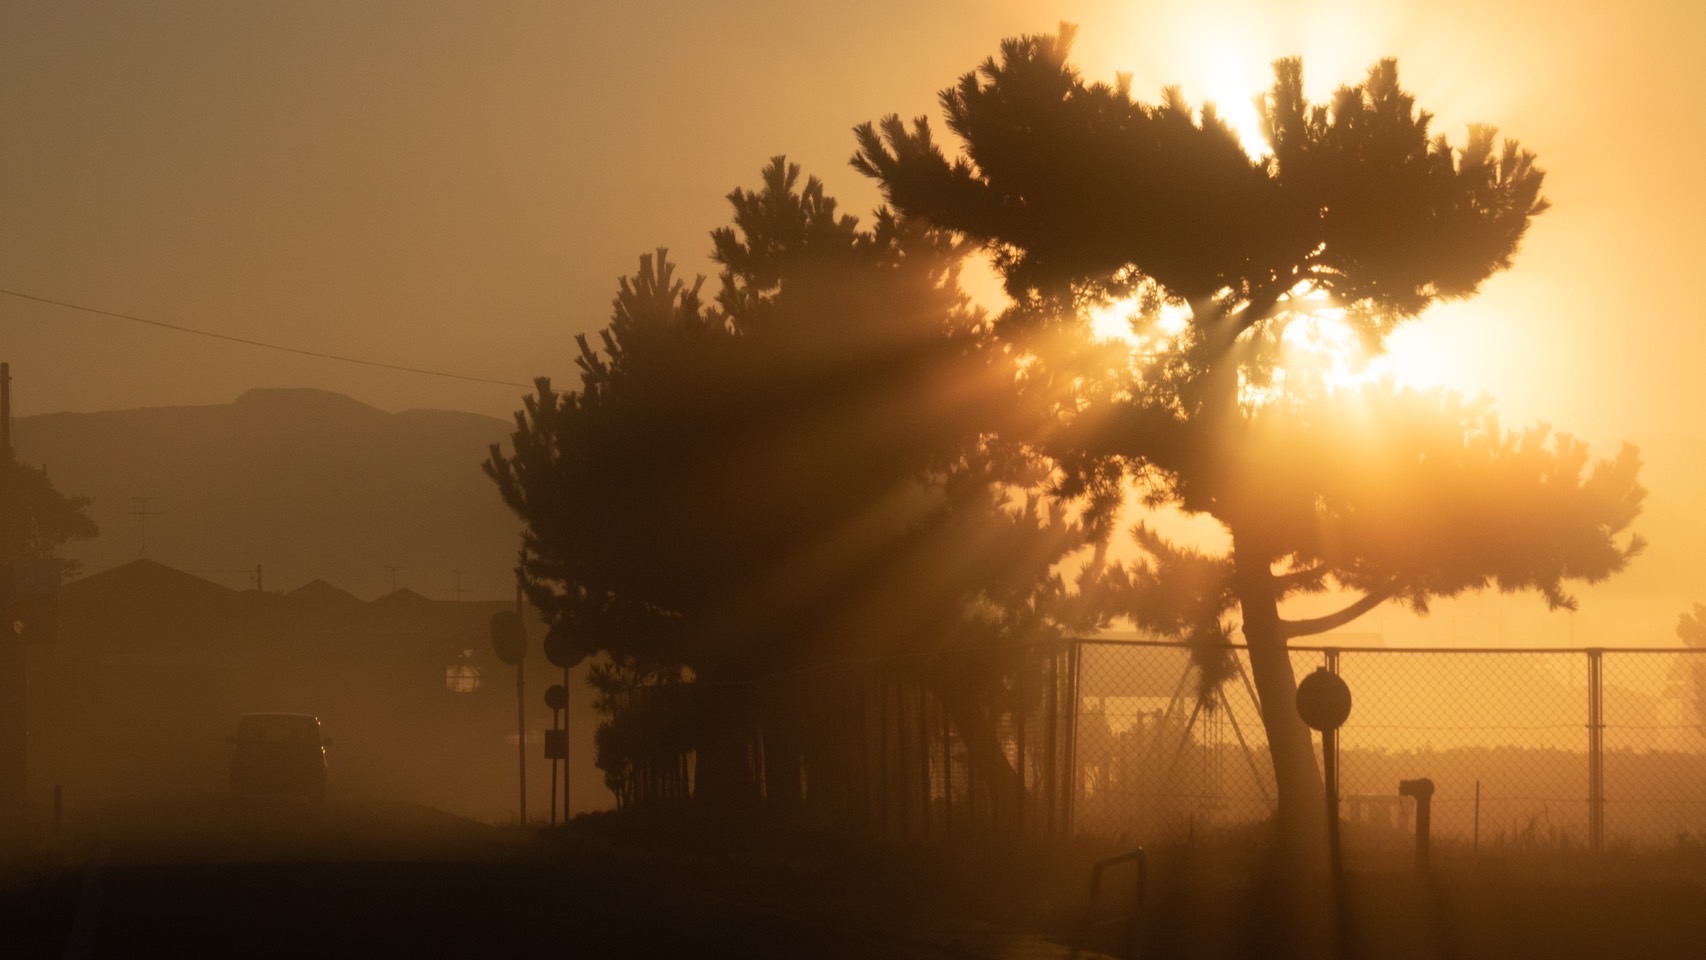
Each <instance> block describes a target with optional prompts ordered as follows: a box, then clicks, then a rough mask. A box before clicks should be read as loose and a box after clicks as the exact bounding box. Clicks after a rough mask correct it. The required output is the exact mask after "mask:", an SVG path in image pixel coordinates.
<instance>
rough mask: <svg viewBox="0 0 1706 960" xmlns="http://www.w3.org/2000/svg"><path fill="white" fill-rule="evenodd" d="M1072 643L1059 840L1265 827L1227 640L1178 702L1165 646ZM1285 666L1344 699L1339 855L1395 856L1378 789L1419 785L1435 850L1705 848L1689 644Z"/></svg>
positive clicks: (1467, 652)
mask: <svg viewBox="0 0 1706 960" xmlns="http://www.w3.org/2000/svg"><path fill="white" fill-rule="evenodd" d="M1081 645H1082V647H1083V652H1082V653H1081V657H1082V664H1083V666H1082V670H1083V676H1081V677H1080V681H1079V682H1080V684H1081V685H1082V687H1083V688H1084V690H1085V691H1086V695H1085V696H1084V697H1083V698H1082V699H1081V700H1080V701H1079V705H1078V715H1077V717H1075V718H1074V722H1075V725H1076V726H1077V728H1078V730H1079V733H1078V739H1079V743H1080V755H1079V757H1080V759H1079V762H1080V770H1079V778H1080V779H1079V794H1080V796H1079V799H1078V801H1077V809H1078V810H1079V817H1078V818H1077V820H1076V821H1075V824H1074V826H1075V828H1076V829H1077V830H1078V831H1080V832H1088V833H1096V834H1107V835H1127V836H1131V837H1133V838H1134V839H1138V840H1142V841H1150V840H1153V839H1159V838H1161V837H1164V836H1167V835H1176V834H1179V833H1182V832H1189V831H1193V830H1205V829H1210V830H1211V829H1226V828H1232V827H1236V826H1237V825H1239V824H1243V823H1249V822H1253V821H1256V820H1259V819H1261V818H1263V817H1265V816H1267V815H1268V813H1269V812H1270V811H1271V799H1270V798H1271V797H1272V794H1273V777H1272V772H1271V768H1270V767H1269V766H1268V765H1267V763H1266V759H1267V754H1266V751H1267V741H1266V737H1265V735H1264V733H1263V730H1262V726H1261V722H1260V713H1259V710H1258V707H1257V704H1256V697H1255V694H1254V691H1253V688H1252V687H1251V686H1250V685H1248V684H1246V683H1244V682H1242V681H1243V680H1244V679H1245V678H1247V677H1248V672H1247V671H1248V663H1247V660H1246V655H1245V650H1244V648H1242V647H1234V648H1232V649H1231V650H1230V651H1229V653H1230V655H1231V657H1232V658H1233V661H1234V669H1233V671H1232V679H1230V680H1228V681H1227V682H1225V683H1222V684H1219V685H1218V686H1216V687H1215V688H1214V689H1213V690H1212V691H1207V692H1205V693H1203V694H1200V695H1197V696H1195V698H1194V699H1195V700H1196V702H1195V703H1192V699H1193V696H1192V694H1191V692H1190V691H1189V689H1188V688H1189V687H1190V686H1191V679H1192V675H1193V671H1194V670H1196V668H1195V667H1194V665H1193V663H1192V661H1191V660H1190V658H1189V656H1188V654H1187V652H1186V651H1184V650H1183V649H1182V648H1179V647H1177V646H1175V645H1171V644H1165V643H1156V642H1146V641H1135V642H1108V641H1082V642H1081ZM1291 655H1292V669H1293V672H1294V673H1296V674H1297V675H1299V676H1301V675H1303V674H1304V673H1307V672H1308V671H1309V670H1312V669H1314V668H1315V667H1317V666H1327V667H1328V668H1329V669H1332V670H1334V671H1335V672H1337V673H1338V674H1339V675H1340V676H1341V677H1342V678H1343V679H1344V680H1345V682H1346V684H1347V685H1348V686H1349V687H1350V689H1351V691H1352V695H1353V700H1354V706H1353V708H1352V710H1351V715H1350V718H1349V719H1348V720H1347V721H1346V723H1345V725H1344V727H1343V728H1341V730H1340V734H1339V757H1340V765H1339V770H1340V777H1341V785H1340V793H1341V796H1342V797H1343V798H1344V799H1343V807H1342V813H1343V816H1344V818H1345V820H1346V825H1345V831H1346V832H1345V837H1346V845H1347V849H1351V848H1354V847H1357V846H1360V847H1363V848H1378V847H1400V846H1402V845H1404V844H1408V843H1409V842H1410V839H1409V836H1410V835H1409V831H1410V830H1411V818H1412V817H1413V815H1414V813H1413V811H1414V808H1413V801H1411V800H1410V799H1408V798H1403V797H1400V796H1399V795H1398V791H1397V786H1398V782H1399V781H1400V780H1405V779H1415V778H1419V777H1428V778H1430V779H1432V780H1433V781H1434V782H1435V784H1436V785H1437V788H1438V789H1437V792H1436V793H1435V795H1434V798H1433V824H1432V827H1433V835H1434V838H1435V839H1436V841H1442V842H1445V843H1454V842H1455V843H1462V844H1464V845H1470V846H1475V845H1480V846H1490V845H1491V846H1504V847H1522V848H1568V847H1571V846H1575V847H1586V848H1591V849H1602V848H1605V847H1608V846H1638V847H1648V848H1650V847H1654V846H1668V845H1677V844H1682V845H1690V844H1706V651H1701V650H1690V649H1663V650H1653V649H1642V650H1614V649H1613V650H1599V649H1595V650H1581V649H1576V650H1558V649H1548V650H1523V649H1422V650H1412V649H1384V648H1368V647H1345V648H1335V647H1327V646H1310V647H1294V648H1292V650H1291ZM1198 673H1200V671H1198ZM1168 683H1172V684H1173V686H1172V688H1171V692H1170V693H1168V694H1161V693H1159V691H1160V690H1161V689H1162V688H1163V687H1165V686H1166V685H1167V684H1168ZM1317 750H1319V745H1317Z"/></svg>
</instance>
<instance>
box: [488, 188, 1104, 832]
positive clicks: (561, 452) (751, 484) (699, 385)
mask: <svg viewBox="0 0 1706 960" xmlns="http://www.w3.org/2000/svg"><path fill="white" fill-rule="evenodd" d="M762 177H763V182H762V186H761V188H760V189H759V190H757V191H750V192H749V191H745V190H736V191H735V192H734V193H732V194H731V195H730V197H729V200H730V202H731V205H732V207H733V211H734V217H733V223H732V224H731V225H730V226H729V227H727V228H725V229H721V230H718V231H716V232H715V233H714V234H713V245H714V256H715V258H716V260H717V261H718V262H719V263H720V264H721V265H722V267H723V272H722V276H721V282H720V288H721V289H720V291H719V293H718V295H717V297H716V300H715V302H714V303H710V304H708V303H706V302H705V301H704V300H703V299H701V297H700V292H699V291H700V288H701V285H700V284H699V283H695V284H693V285H692V286H688V285H687V284H686V283H685V282H683V281H681V280H679V279H677V278H676V277H675V276H674V272H673V271H674V268H673V265H672V264H670V263H669V262H668V260H667V259H666V258H665V255H664V252H663V251H661V250H660V251H658V254H657V256H656V257H655V258H653V257H645V258H642V261H641V268H640V270H639V272H638V273H637V274H635V275H634V276H633V277H630V278H625V279H624V280H623V281H622V282H621V285H620V289H619V292H618V294H617V297H616V299H615V303H614V308H615V309H614V312H613V315H612V318H611V321H610V325H609V327H608V328H607V329H605V330H604V331H603V332H602V334H601V335H600V338H599V345H598V346H594V345H593V343H592V342H591V341H590V340H589V339H588V338H586V337H584V336H583V337H581V338H580V339H579V357H578V360H577V362H578V363H579V365H580V368H581V377H580V380H581V382H580V384H579V388H578V389H577V390H575V391H572V392H567V393H559V392H557V391H555V390H554V389H553V388H552V387H551V385H550V383H549V382H548V381H544V380H541V381H540V382H539V384H538V389H537V393H536V394H535V395H534V396H531V397H529V398H527V400H526V407H525V409H524V410H523V411H521V412H520V413H519V414H518V415H517V420H516V431H515V434H514V438H513V444H514V450H513V453H510V454H506V453H505V452H504V451H503V450H501V449H499V448H496V447H494V449H493V450H492V452H491V456H490V459H489V460H488V462H487V464H486V469H487V471H488V473H489V474H490V475H491V476H492V478H493V479H494V480H495V481H496V482H497V485H498V488H499V491H500V493H501V494H502V496H503V497H504V499H505V501H506V503H508V504H509V505H510V507H511V508H512V509H514V510H515V511H516V512H517V514H518V515H519V516H520V517H521V519H522V520H523V522H524V534H523V549H522V563H521V571H522V575H523V580H524V584H525V587H526V590H527V592H528V595H529V597H530V598H531V599H532V601H533V602H534V603H535V604H536V605H537V606H538V607H539V608H540V609H541V610H542V611H543V612H544V613H545V614H546V616H547V617H548V618H549V619H551V620H552V621H554V622H557V623H560V624H563V625H564V626H565V627H567V628H568V629H569V630H570V631H571V633H572V634H573V635H575V636H577V637H578V638H580V639H581V641H582V642H583V643H585V644H586V645H587V646H588V648H589V649H593V650H601V651H603V652H606V653H608V654H610V655H611V656H612V657H613V658H614V659H616V660H617V661H618V665H619V667H620V669H621V671H622V672H624V674H625V675H629V676H639V677H659V676H669V675H671V674H672V673H674V672H679V671H681V670H682V669H685V670H687V671H690V672H691V673H692V675H693V677H694V679H695V681H696V684H695V685H696V687H697V688H699V690H700V691H701V695H700V696H699V697H697V698H696V701H695V702H696V703H698V704H699V705H700V707H701V708H703V709H708V710H717V711H722V712H723V713H724V714H725V716H724V717H723V719H724V720H727V721H728V722H727V723H722V724H719V725H718V726H721V727H725V728H726V727H730V726H736V725H738V722H739V721H740V720H741V719H742V718H741V716H739V711H740V710H742V709H744V708H746V707H750V706H751V704H750V695H749V694H750V691H751V689H752V688H750V687H736V686H733V685H739V684H742V683H744V682H746V681H748V680H750V679H751V678H753V677H755V676H761V675H764V674H769V673H774V672H777V671H781V670H785V669H789V668H792V667H798V666H802V665H809V664H814V663H822V662H825V661H829V660H833V659H836V658H841V657H847V656H849V655H852V654H860V655H863V656H871V655H881V654H884V653H896V652H902V651H906V652H927V651H930V650H940V649H944V648H946V647H949V646H952V645H955V644H962V645H963V644H967V643H972V642H985V643H987V642H988V640H989V639H990V638H996V637H1007V636H1012V635H1014V634H1016V633H1022V632H1025V631H1031V632H1032V634H1033V635H1034V631H1035V630H1036V629H1038V628H1039V627H1040V625H1042V624H1044V623H1045V622H1052V621H1053V620H1058V619H1059V616H1060V615H1057V614H1053V613H1051V612H1049V611H1050V610H1053V609H1054V608H1059V609H1067V605H1066V604H1065V603H1064V600H1063V595H1064V592H1065V591H1064V589H1063V588H1062V586H1061V585H1060V583H1059V578H1058V576H1057V575H1056V573H1055V571H1054V570H1053V569H1052V564H1053V562H1054V561H1055V560H1056V559H1057V558H1058V557H1059V556H1061V555H1062V554H1063V553H1064V552H1067V551H1069V550H1071V549H1075V548H1076V547H1078V546H1080V545H1081V544H1082V543H1083V542H1084V532H1083V530H1082V529H1081V528H1080V526H1079V525H1078V524H1076V523H1075V522H1074V521H1073V519H1072V518H1071V517H1069V516H1068V515H1067V514H1066V513H1065V511H1063V510H1058V509H1057V510H1053V511H1051V510H1047V509H1043V508H1041V507H1039V506H1038V505H1037V504H1036V503H1035V502H1032V503H1031V504H1030V506H1029V508H1025V507H1022V506H1020V505H1018V504H1017V503H1012V504H1010V503H1009V502H1008V495H1009V493H1010V492H1011V491H1012V490H1013V489H1016V488H1023V487H1026V486H1034V485H1035V484H1036V483H1038V482H1040V478H1041V472H1040V471H1041V469H1042V468H1041V467H1040V466H1039V465H1038V464H1037V463H1036V462H1035V457H1034V456H1032V455H1030V454H1029V453H1028V452H1027V451H1025V450H1024V449H1022V448H1020V447H1018V446H1016V445H1011V444H1002V443H998V442H996V441H994V440H993V439H991V437H990V436H989V428H990V423H991V421H990V414H991V404H992V403H1005V399H1006V389H1005V387H1006V383H1007V382H1009V381H1010V377H1011V375H1010V372H1008V368H1007V367H1006V365H1005V363H1004V361H1002V360H1001V358H1000V357H999V356H998V355H991V353H990V351H989V350H988V349H987V347H986V345H985V344H984V342H983V341H982V340H980V339H979V338H978V337H976V336H975V334H976V333H977V331H978V330H979V329H980V327H981V326H982V325H984V324H985V322H986V320H985V318H984V316H983V315H982V314H981V313H980V312H979V311H976V310H974V309H972V308H971V307H970V306H969V304H968V303H967V301H966V299H965V297H964V296H963V295H962V294H961V293H960V291H959V288H958V284H957V279H956V277H957V270H958V264H959V261H960V258H961V257H962V256H963V253H964V247H963V245H962V244H959V243H957V242H953V241H951V240H950V239H949V238H948V236H947V235H946V234H945V233H943V232H941V231H935V230H931V229H928V228H926V227H925V226H924V225H923V224H922V223H921V222H920V221H912V220H906V219H903V218H897V217H894V216H892V215H890V214H888V213H886V212H883V211H879V212H878V214H877V215H876V217H875V218H874V219H873V222H872V225H871V226H870V227H868V228H865V227H861V226H860V225H859V224H858V222H857V221H856V220H855V219H854V218H852V217H849V216H845V215H842V214H840V213H839V212H838V210H837V207H836V204H835V201H834V200H833V199H832V198H830V197H828V196H827V195H826V194H825V193H824V190H823V187H822V185H821V184H820V183H819V182H818V181H817V180H815V179H808V180H805V181H804V182H803V183H802V181H801V177H800V170H799V168H798V167H797V166H795V165H791V164H788V163H786V162H785V161H784V160H783V159H782V158H776V159H775V160H773V161H772V162H771V163H770V164H769V165H768V166H767V167H766V168H765V169H764V171H763V174H762ZM997 555H999V556H1001V557H1002V558H1003V559H1002V562H1000V563H995V562H993V558H994V557H996V556H997ZM992 610H993V611H997V612H996V613H989V611H992ZM939 675H940V678H941V679H942V684H941V686H940V687H939V688H940V689H944V690H949V691H950V692H952V693H964V692H965V691H966V690H967V686H966V685H965V684H964V683H963V682H960V683H956V684H952V685H950V683H949V678H951V677H954V676H955V675H954V674H953V673H952V672H951V671H940V672H939ZM731 688H732V689H737V690H738V691H739V692H740V694H741V695H740V696H731V697H719V696H718V695H717V693H716V691H719V690H723V689H731ZM944 699H945V701H946V700H947V699H949V698H948V697H944ZM954 705H955V706H956V707H958V708H959V711H960V713H961V721H962V722H961V727H962V729H966V730H980V731H981V732H982V733H983V734H984V735H983V736H980V737H975V738H973V737H968V740H970V739H975V740H976V743H975V744H973V745H972V749H974V751H980V752H982V753H983V754H985V755H987V756H988V757H990V758H1000V760H1001V763H1000V764H995V763H993V762H992V763H991V764H990V765H989V767H988V769H996V768H998V767H1000V766H1003V765H1006V761H1005V757H1004V755H1003V754H1002V753H1001V751H1000V749H999V746H998V744H996V743H995V740H994V737H995V734H994V730H995V722H994V718H993V717H991V716H990V715H989V714H988V710H989V706H988V704H987V703H985V702H980V701H979V700H978V698H977V697H975V696H970V695H966V696H960V697H956V698H954ZM979 712H981V713H982V717H981V721H982V722H975V720H976V718H974V717H973V714H976V713H979ZM698 749H699V767H698V769H699V771H700V777H699V782H700V783H701V785H702V786H704V787H705V789H706V791H707V792H714V791H716V790H717V789H719V788H720V785H719V784H718V783H717V782H716V779H715V778H716V777H718V776H720V775H722V774H721V773H719V771H721V770H724V769H725V768H729V767H738V766H739V764H740V760H739V757H738V756H737V755H736V754H738V753H739V751H738V750H735V749H734V748H733V747H732V746H731V745H730V744H728V743H708V742H707V743H701V744H700V745H699V746H698ZM1008 769H1009V771H1010V769H1011V768H1010V766H1009V767H1008ZM728 778H729V779H728V781H726V782H725V785H726V788H727V789H728V790H731V791H738V790H739V784H738V782H737V781H739V780H740V779H741V778H740V776H739V775H738V773H730V774H728ZM771 779H772V780H773V781H776V782H786V781H787V780H788V779H789V778H787V777H785V776H781V777H776V776H773V777H772V778H771ZM1008 779H1009V780H1015V779H1016V774H1014V775H1012V776H1010V777H1009V778H1008ZM793 780H794V781H796V782H797V780H798V778H797V777H796V778H793ZM995 792H996V793H997V794H999V795H1000V800H998V802H1001V800H1005V799H1006V797H1007V796H1008V795H1009V794H1010V793H1011V791H1010V790H1005V791H1004V790H997V791H995Z"/></svg>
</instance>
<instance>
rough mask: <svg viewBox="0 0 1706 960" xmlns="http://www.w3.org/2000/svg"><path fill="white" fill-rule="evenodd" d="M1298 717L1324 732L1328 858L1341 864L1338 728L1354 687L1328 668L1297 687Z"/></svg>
mask: <svg viewBox="0 0 1706 960" xmlns="http://www.w3.org/2000/svg"><path fill="white" fill-rule="evenodd" d="M1297 714H1298V716H1300V717H1302V718H1303V722H1304V723H1306V724H1308V725H1309V727H1310V728H1311V729H1314V730H1319V731H1321V765H1322V767H1323V768H1324V771H1323V772H1324V773H1325V774H1326V781H1327V782H1326V787H1327V855H1328V856H1329V857H1331V858H1332V864H1333V868H1334V869H1335V870H1337V869H1338V865H1339V727H1340V726H1342V725H1343V724H1344V722H1345V720H1346V718H1348V717H1349V716H1350V715H1351V688H1350V687H1347V686H1345V681H1343V680H1341V679H1339V675H1338V674H1336V673H1333V672H1332V671H1330V670H1328V669H1327V668H1326V667H1317V668H1315V672H1314V673H1311V674H1310V675H1309V676H1307V677H1304V678H1303V682H1301V683H1299V684H1298V685H1297Z"/></svg>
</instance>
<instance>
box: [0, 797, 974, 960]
mask: <svg viewBox="0 0 1706 960" xmlns="http://www.w3.org/2000/svg"><path fill="white" fill-rule="evenodd" d="M86 840H87V841H88V842H89V843H90V844H91V846H90V847H88V848H87V851H88V852H87V854H86V855H84V856H73V857H72V858H71V859H70V861H69V862H67V863H66V864H65V866H64V867H63V868H60V869H54V870H48V869H43V868H40V867H38V868H36V869H35V870H33V871H29V872H26V873H24V874H21V875H19V874H16V873H14V875H13V876H11V877H10V878H9V879H8V880H7V881H6V882H5V883H4V884H0V955H4V956H6V957H8V958H21V957H31V956H39V957H67V958H85V957H140V956H162V957H167V956H169V957H180V958H196V957H220V958H263V957H343V956H363V957H385V956H433V957H672V956H680V957H753V958H766V957H803V956H811V957H826V958H838V957H848V958H851V957H899V958H938V960H939V958H941V957H943V956H953V955H955V954H954V953H953V952H951V951H944V950H942V949H940V948H936V947H932V946H931V945H929V944H926V943H921V942H918V941H916V940H909V939H905V938H897V937H895V936H893V935H892V934H891V935H887V936H884V935H878V934H875V933H873V932H868V931H862V930H859V929H855V928H854V926H850V925H849V924H848V923H847V922H846V921H845V920H843V921H841V922H831V921H827V920H823V919H814V918H812V917H810V916H807V915H804V914H802V913H799V912H797V911H789V910H785V909H779V908H776V907H770V906H766V905H763V904H759V903H753V902H749V901H745V900H742V899H741V898H740V897H739V896H736V895H732V894H730V893H728V892H726V891H719V890H715V889H710V888H708V887H707V885H706V884H705V883H704V881H703V878H700V879H699V880H697V881H687V880H683V879H681V878H678V877H676V876H674V875H673V874H674V871H672V870H670V869H669V868H667V867H666V866H663V865H661V864H656V863H653V864H650V865H648V864H646V863H643V862H640V861H637V860H636V859H635V858H633V857H628V856H623V855H619V854H617V853H615V852H612V851H609V850H607V849H601V848H600V847H599V846H597V845H593V844H584V843H580V844H576V843H554V844H540V843H539V842H537V839H536V837H535V836H533V835H531V834H527V833H524V832H522V831H518V830H502V829H497V828H492V827H488V826H484V825H480V824H475V823H471V822H468V821H463V820H458V819H456V818H452V817H448V816H445V815H442V814H436V813H433V812H432V811H427V810H423V809H420V808H412V807H406V806H400V805H390V806H386V805H365V806H364V805H340V804H337V803H327V804H313V803H304V804H275V805H262V806H255V807H236V806H232V805H211V804H210V805H205V806H202V807H199V808H196V807H190V808H177V809H170V808H157V809H154V810H151V811H142V812H140V814H139V816H138V817H137V818H135V819H134V820H132V821H131V823H130V825H129V826H128V827H125V828H118V827H113V826H111V825H109V826H107V827H106V828H104V829H103V830H101V831H99V832H98V833H91V834H89V835H88V836H87V838H86Z"/></svg>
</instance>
